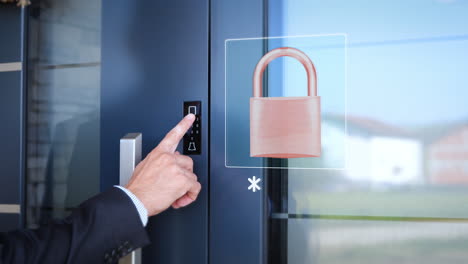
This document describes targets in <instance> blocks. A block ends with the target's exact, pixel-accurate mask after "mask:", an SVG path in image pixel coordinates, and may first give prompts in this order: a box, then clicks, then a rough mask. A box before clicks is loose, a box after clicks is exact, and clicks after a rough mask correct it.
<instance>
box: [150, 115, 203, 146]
mask: <svg viewBox="0 0 468 264" xmlns="http://www.w3.org/2000/svg"><path fill="white" fill-rule="evenodd" d="M193 121H195V115H194V114H188V115H186V116H185V117H184V118H183V119H182V120H181V121H180V122H179V124H177V125H176V126H175V127H174V128H173V129H172V130H171V131H169V133H167V135H166V136H165V137H164V139H163V140H162V141H161V143H159V146H158V149H161V150H163V151H167V152H170V153H173V152H174V151H175V150H176V148H177V145H178V144H179V141H180V140H181V139H182V138H183V137H184V135H185V133H186V132H187V131H188V130H189V129H190V127H191V126H192V124H193Z"/></svg>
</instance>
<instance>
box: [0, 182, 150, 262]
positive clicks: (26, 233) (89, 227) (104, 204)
mask: <svg viewBox="0 0 468 264" xmlns="http://www.w3.org/2000/svg"><path fill="white" fill-rule="evenodd" d="M147 244H149V239H148V235H147V233H146V230H145V228H144V227H143V224H142V223H141V219H140V216H139V214H138V211H137V209H136V208H135V205H134V204H133V202H132V201H131V199H130V198H129V197H128V196H127V195H126V194H125V193H124V192H123V191H122V190H120V189H118V188H112V189H111V190H109V191H107V192H104V193H102V194H99V195H97V196H95V197H93V198H91V199H90V200H88V201H86V202H84V203H83V204H81V205H80V206H79V207H78V208H77V209H75V210H74V211H73V212H72V214H71V215H70V216H69V217H67V218H66V219H64V220H61V221H55V222H52V223H50V224H49V225H47V226H44V227H41V228H39V229H37V230H18V231H13V232H9V233H5V234H0V250H1V252H0V260H2V261H3V262H2V261H0V263H2V264H9V263H114V262H116V261H117V260H118V259H119V258H120V257H123V256H125V255H127V254H128V253H130V252H131V251H133V250H135V249H137V248H140V247H143V246H145V245H147ZM1 245H3V249H1V248H2V246H1Z"/></svg>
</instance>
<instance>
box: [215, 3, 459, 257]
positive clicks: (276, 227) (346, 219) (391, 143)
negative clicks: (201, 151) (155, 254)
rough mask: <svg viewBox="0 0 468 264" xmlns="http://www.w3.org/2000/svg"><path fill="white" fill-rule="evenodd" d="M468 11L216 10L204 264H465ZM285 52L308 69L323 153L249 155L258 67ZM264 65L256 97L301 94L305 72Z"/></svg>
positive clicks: (449, 6) (265, 6)
mask: <svg viewBox="0 0 468 264" xmlns="http://www.w3.org/2000/svg"><path fill="white" fill-rule="evenodd" d="M467 10H468V4H467V3H466V2H464V1H437V0H434V1H416V2H411V3H408V2H407V1H379V2H372V3H369V2H368V1H360V2H346V1H338V2H337V1H333V2H323V1H286V0H285V1H245V2H244V1H236V3H235V4H233V3H230V2H229V1H212V2H211V12H212V13H211V23H212V24H211V107H212V108H211V109H212V118H211V121H212V124H211V151H212V152H211V153H212V156H211V176H210V259H211V261H212V262H213V263H221V262H223V263H294V264H296V263H393V262H394V261H395V260H398V261H399V262H402V263H420V262H424V263H446V262H463V261H464V260H465V259H466V258H467V257H468V256H467V254H466V252H467V251H466V248H467V247H468V200H467V199H466V198H467V197H468V196H467V194H468V189H467V183H468V174H467V172H468V170H467V168H468V151H467V150H468V147H467V146H468V136H467V135H468V123H467V121H466V120H467V117H468V107H467V106H466V100H465V98H466V97H467V94H466V93H467V91H468V90H467V89H466V86H467V85H466V84H467V81H468V80H467V78H466V74H465V72H466V70H467V69H468V64H467V61H468V57H467V54H468V52H467V51H468V50H467V47H468V46H467V41H468V31H467V30H466V29H467V28H468V24H467V20H466V19H465V14H466V12H467ZM281 47H294V48H297V49H299V50H301V51H303V52H304V53H305V54H306V55H308V57H309V58H310V59H311V60H312V61H313V63H314V65H315V69H316V74H317V80H318V83H317V84H318V96H320V97H321V103H322V105H321V116H320V117H321V137H320V139H321V154H320V156H319V157H312V158H311V157H307V158H280V159H278V158H271V156H270V157H269V156H268V155H266V156H264V157H260V158H258V157H257V158H256V157H255V156H254V155H252V144H253V142H252V140H253V139H254V137H252V134H251V133H252V120H251V118H252V112H251V111H252V109H253V108H252V105H251V104H252V101H251V100H252V99H251V97H254V92H253V90H254V89H255V88H254V87H253V86H255V82H253V80H252V78H253V76H255V74H254V71H255V69H256V63H258V62H259V61H260V59H261V58H262V56H264V55H265V54H266V53H268V52H270V51H272V50H274V49H276V48H281ZM269 62H270V64H269V66H268V67H267V68H266V70H265V72H264V76H263V77H262V81H263V86H262V90H261V91H262V92H263V96H266V97H304V96H307V93H306V91H307V90H306V87H307V86H306V85H307V83H308V82H307V74H306V71H304V70H303V69H304V67H303V66H302V65H301V64H300V63H298V62H297V61H295V60H293V59H291V58H277V59H275V60H272V61H269ZM267 100H268V99H267ZM270 100H271V99H270ZM284 100H291V99H284ZM249 101H250V104H249ZM265 104H266V103H265ZM290 107H292V105H290ZM287 109H288V108H285V109H284V110H287ZM269 111H270V112H265V113H269V114H273V113H274V114H276V117H277V118H280V113H279V114H278V112H276V110H275V109H274V108H269ZM249 119H250V120H249ZM288 122H290V120H285V123H287V124H289V123H288ZM287 124H285V125H284V127H286V128H288V125H287ZM265 127H267V126H265ZM286 128H285V129H286ZM281 129H282V128H281ZM286 130H287V129H286ZM263 132H265V131H263ZM254 176H255V177H256V178H253V177H254ZM255 179H256V180H258V179H260V181H256V182H257V183H258V184H259V187H260V188H261V190H257V191H256V192H254V191H252V188H249V187H251V185H253V183H252V182H253V181H254V180H255ZM227 205H229V206H228V207H229V209H227Z"/></svg>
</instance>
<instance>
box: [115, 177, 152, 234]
mask: <svg viewBox="0 0 468 264" xmlns="http://www.w3.org/2000/svg"><path fill="white" fill-rule="evenodd" d="M114 187H117V188H119V189H121V190H122V191H124V192H125V193H126V194H127V195H128V197H130V199H132V202H133V204H134V205H135V207H136V209H137V211H138V214H139V215H140V219H141V223H142V224H143V226H146V224H147V223H148V210H146V208H145V206H144V205H143V203H142V202H141V201H140V199H138V197H136V196H135V195H134V194H133V193H132V192H131V191H129V190H127V189H126V188H124V187H122V186H119V185H114Z"/></svg>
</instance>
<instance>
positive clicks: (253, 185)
mask: <svg viewBox="0 0 468 264" xmlns="http://www.w3.org/2000/svg"><path fill="white" fill-rule="evenodd" d="M248 180H249V182H250V183H251V184H250V186H249V188H248V189H249V190H250V189H252V192H255V191H257V189H258V190H259V191H260V190H261V189H262V188H260V186H258V183H259V182H260V181H261V179H260V178H258V179H257V177H255V176H253V177H252V179H251V178H248Z"/></svg>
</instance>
